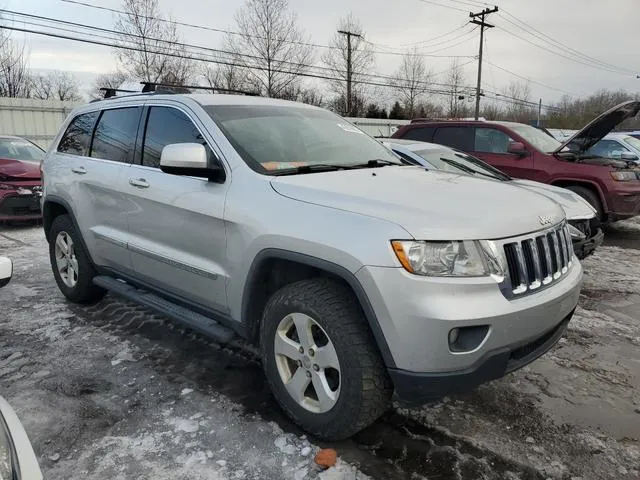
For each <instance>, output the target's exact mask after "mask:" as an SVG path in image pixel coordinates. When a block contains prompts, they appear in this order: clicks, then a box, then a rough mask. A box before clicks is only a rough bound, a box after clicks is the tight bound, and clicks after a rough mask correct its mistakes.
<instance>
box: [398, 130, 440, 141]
mask: <svg viewBox="0 0 640 480" xmlns="http://www.w3.org/2000/svg"><path fill="white" fill-rule="evenodd" d="M434 130H435V128H433V127H420V128H412V129H410V130H409V131H408V132H407V133H405V134H404V135H403V137H402V138H407V139H409V140H418V141H419V142H431V141H432V139H433V132H434Z"/></svg>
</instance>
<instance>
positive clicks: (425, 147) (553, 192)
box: [379, 138, 604, 259]
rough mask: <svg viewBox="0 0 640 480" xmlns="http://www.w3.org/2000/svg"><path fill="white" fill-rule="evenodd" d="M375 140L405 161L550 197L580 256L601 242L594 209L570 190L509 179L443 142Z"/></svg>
mask: <svg viewBox="0 0 640 480" xmlns="http://www.w3.org/2000/svg"><path fill="white" fill-rule="evenodd" d="M379 140H380V141H381V142H382V143H383V145H385V146H386V147H387V148H390V149H391V150H393V152H394V153H396V155H399V156H400V157H401V158H402V159H404V160H405V161H407V162H410V163H413V164H417V165H421V166H423V167H426V168H428V169H430V170H445V171H449V172H455V173H465V174H468V175H474V176H477V177H483V178H487V179H489V180H494V181H500V182H505V181H508V182H510V183H511V184H514V185H517V186H519V187H522V188H526V189H527V190H531V191H533V192H536V193H538V194H540V195H544V196H545V197H547V198H550V199H551V200H553V201H555V202H556V203H558V204H560V206H561V207H562V208H563V209H564V211H565V215H566V216H567V221H568V223H569V230H570V232H571V240H572V243H573V249H574V251H575V253H576V256H577V257H578V258H580V259H583V258H585V257H587V256H588V255H590V254H592V253H593V252H594V251H595V249H596V248H597V247H598V246H600V245H601V244H602V241H603V239H604V233H603V232H602V230H601V229H600V228H593V227H592V225H591V223H592V222H591V220H592V219H593V218H595V214H596V211H595V210H594V209H593V207H592V206H591V205H590V204H589V203H588V202H587V201H586V200H584V199H583V198H582V197H581V196H580V195H578V194H577V193H574V192H572V191H571V190H567V189H565V188H560V187H554V186H553V185H547V184H544V183H539V182H533V181H531V180H520V179H515V178H511V177H510V176H508V175H506V174H505V173H503V172H501V171H500V170H498V169H496V168H494V167H492V166H491V165H489V164H487V163H485V162H483V161H482V160H480V159H479V158H476V157H473V156H471V155H469V154H468V153H465V152H461V151H458V150H455V149H453V148H450V147H446V146H444V145H438V144H435V143H427V142H418V141H416V140H402V139H398V138H381V139H379Z"/></svg>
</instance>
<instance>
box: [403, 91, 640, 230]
mask: <svg viewBox="0 0 640 480" xmlns="http://www.w3.org/2000/svg"><path fill="white" fill-rule="evenodd" d="M638 111H640V102H638V101H630V102H625V103H622V104H620V105H618V106H617V107H615V108H612V109H611V110H609V111H608V112H605V113H604V114H602V115H601V116H599V117H598V118H597V119H595V120H594V121H592V122H591V123H590V124H589V125H587V126H586V127H585V128H584V129H582V130H581V131H580V132H578V133H577V134H575V135H574V136H573V137H572V138H570V139H569V140H568V141H566V142H565V143H560V142H559V141H558V140H556V139H555V138H553V137H552V136H550V135H548V134H547V133H545V132H544V131H542V130H540V129H537V128H535V127H532V126H530V125H525V124H522V123H513V122H488V121H469V120H442V121H441V120H437V121H429V120H427V121H423V120H418V121H414V122H412V123H411V124H410V125H404V126H403V127H401V128H400V129H399V130H398V131H397V132H396V133H395V134H394V135H393V137H394V138H407V139H412V140H420V141H424V142H433V143H440V144H442V145H447V146H449V147H453V148H456V149H458V150H462V151H465V152H468V153H471V154H473V155H474V156H476V157H479V158H481V159H482V160H484V161H485V162H487V163H489V164H491V165H493V166H494V167H496V168H498V169H500V170H502V171H504V172H505V173H507V174H508V175H510V176H512V177H516V178H524V179H528V180H534V181H537V182H542V183H548V184H551V185H557V186H560V187H565V188H568V189H569V190H573V191H574V192H576V193H577V194H579V195H580V196H582V197H583V198H585V199H586V200H587V201H588V202H589V203H590V204H591V205H593V207H594V208H595V209H596V210H597V212H598V221H600V222H603V221H616V220H621V219H624V218H629V217H633V216H636V215H638V214H640V167H639V166H638V163H637V160H638V157H636V156H633V158H632V156H631V155H629V156H628V158H627V157H625V156H624V155H623V158H622V159H620V160H612V159H606V158H599V157H594V156H593V155H589V154H588V153H587V152H588V151H589V149H590V148H591V147H592V146H593V145H595V144H596V143H597V142H598V141H599V140H600V139H601V138H602V137H604V136H605V135H606V134H607V133H609V132H610V131H611V130H613V128H615V126H616V125H618V124H619V123H621V122H623V121H624V120H626V119H628V118H632V117H634V116H635V115H636V114H637V113H638Z"/></svg>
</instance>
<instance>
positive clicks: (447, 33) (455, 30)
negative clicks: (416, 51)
mask: <svg viewBox="0 0 640 480" xmlns="http://www.w3.org/2000/svg"><path fill="white" fill-rule="evenodd" d="M468 26H469V24H468V23H464V24H462V25H459V26H457V27H456V28H454V29H453V30H449V31H448V32H445V33H443V34H440V35H436V36H435V37H431V38H428V39H427V40H420V41H418V42H409V43H401V44H399V45H398V46H399V47H412V46H414V45H419V44H423V43H430V42H432V41H433V40H438V39H440V38H443V37H446V36H447V35H451V34H452V33H455V32H457V31H458V30H464V29H465V28H467V27H468ZM392 48H393V47H392Z"/></svg>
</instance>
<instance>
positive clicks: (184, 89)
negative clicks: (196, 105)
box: [140, 82, 260, 97]
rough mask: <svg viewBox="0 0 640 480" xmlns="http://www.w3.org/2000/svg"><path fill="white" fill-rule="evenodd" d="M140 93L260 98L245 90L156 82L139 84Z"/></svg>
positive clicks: (255, 93) (257, 94) (254, 93)
mask: <svg viewBox="0 0 640 480" xmlns="http://www.w3.org/2000/svg"><path fill="white" fill-rule="evenodd" d="M140 84H141V85H144V86H143V87H142V93H151V92H155V93H169V94H170V93H192V92H191V90H208V91H211V93H235V94H239V95H250V96H253V97H257V96H260V94H259V93H257V92H249V91H246V90H235V89H232V88H218V87H206V86H202V85H178V84H173V83H158V82H140Z"/></svg>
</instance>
